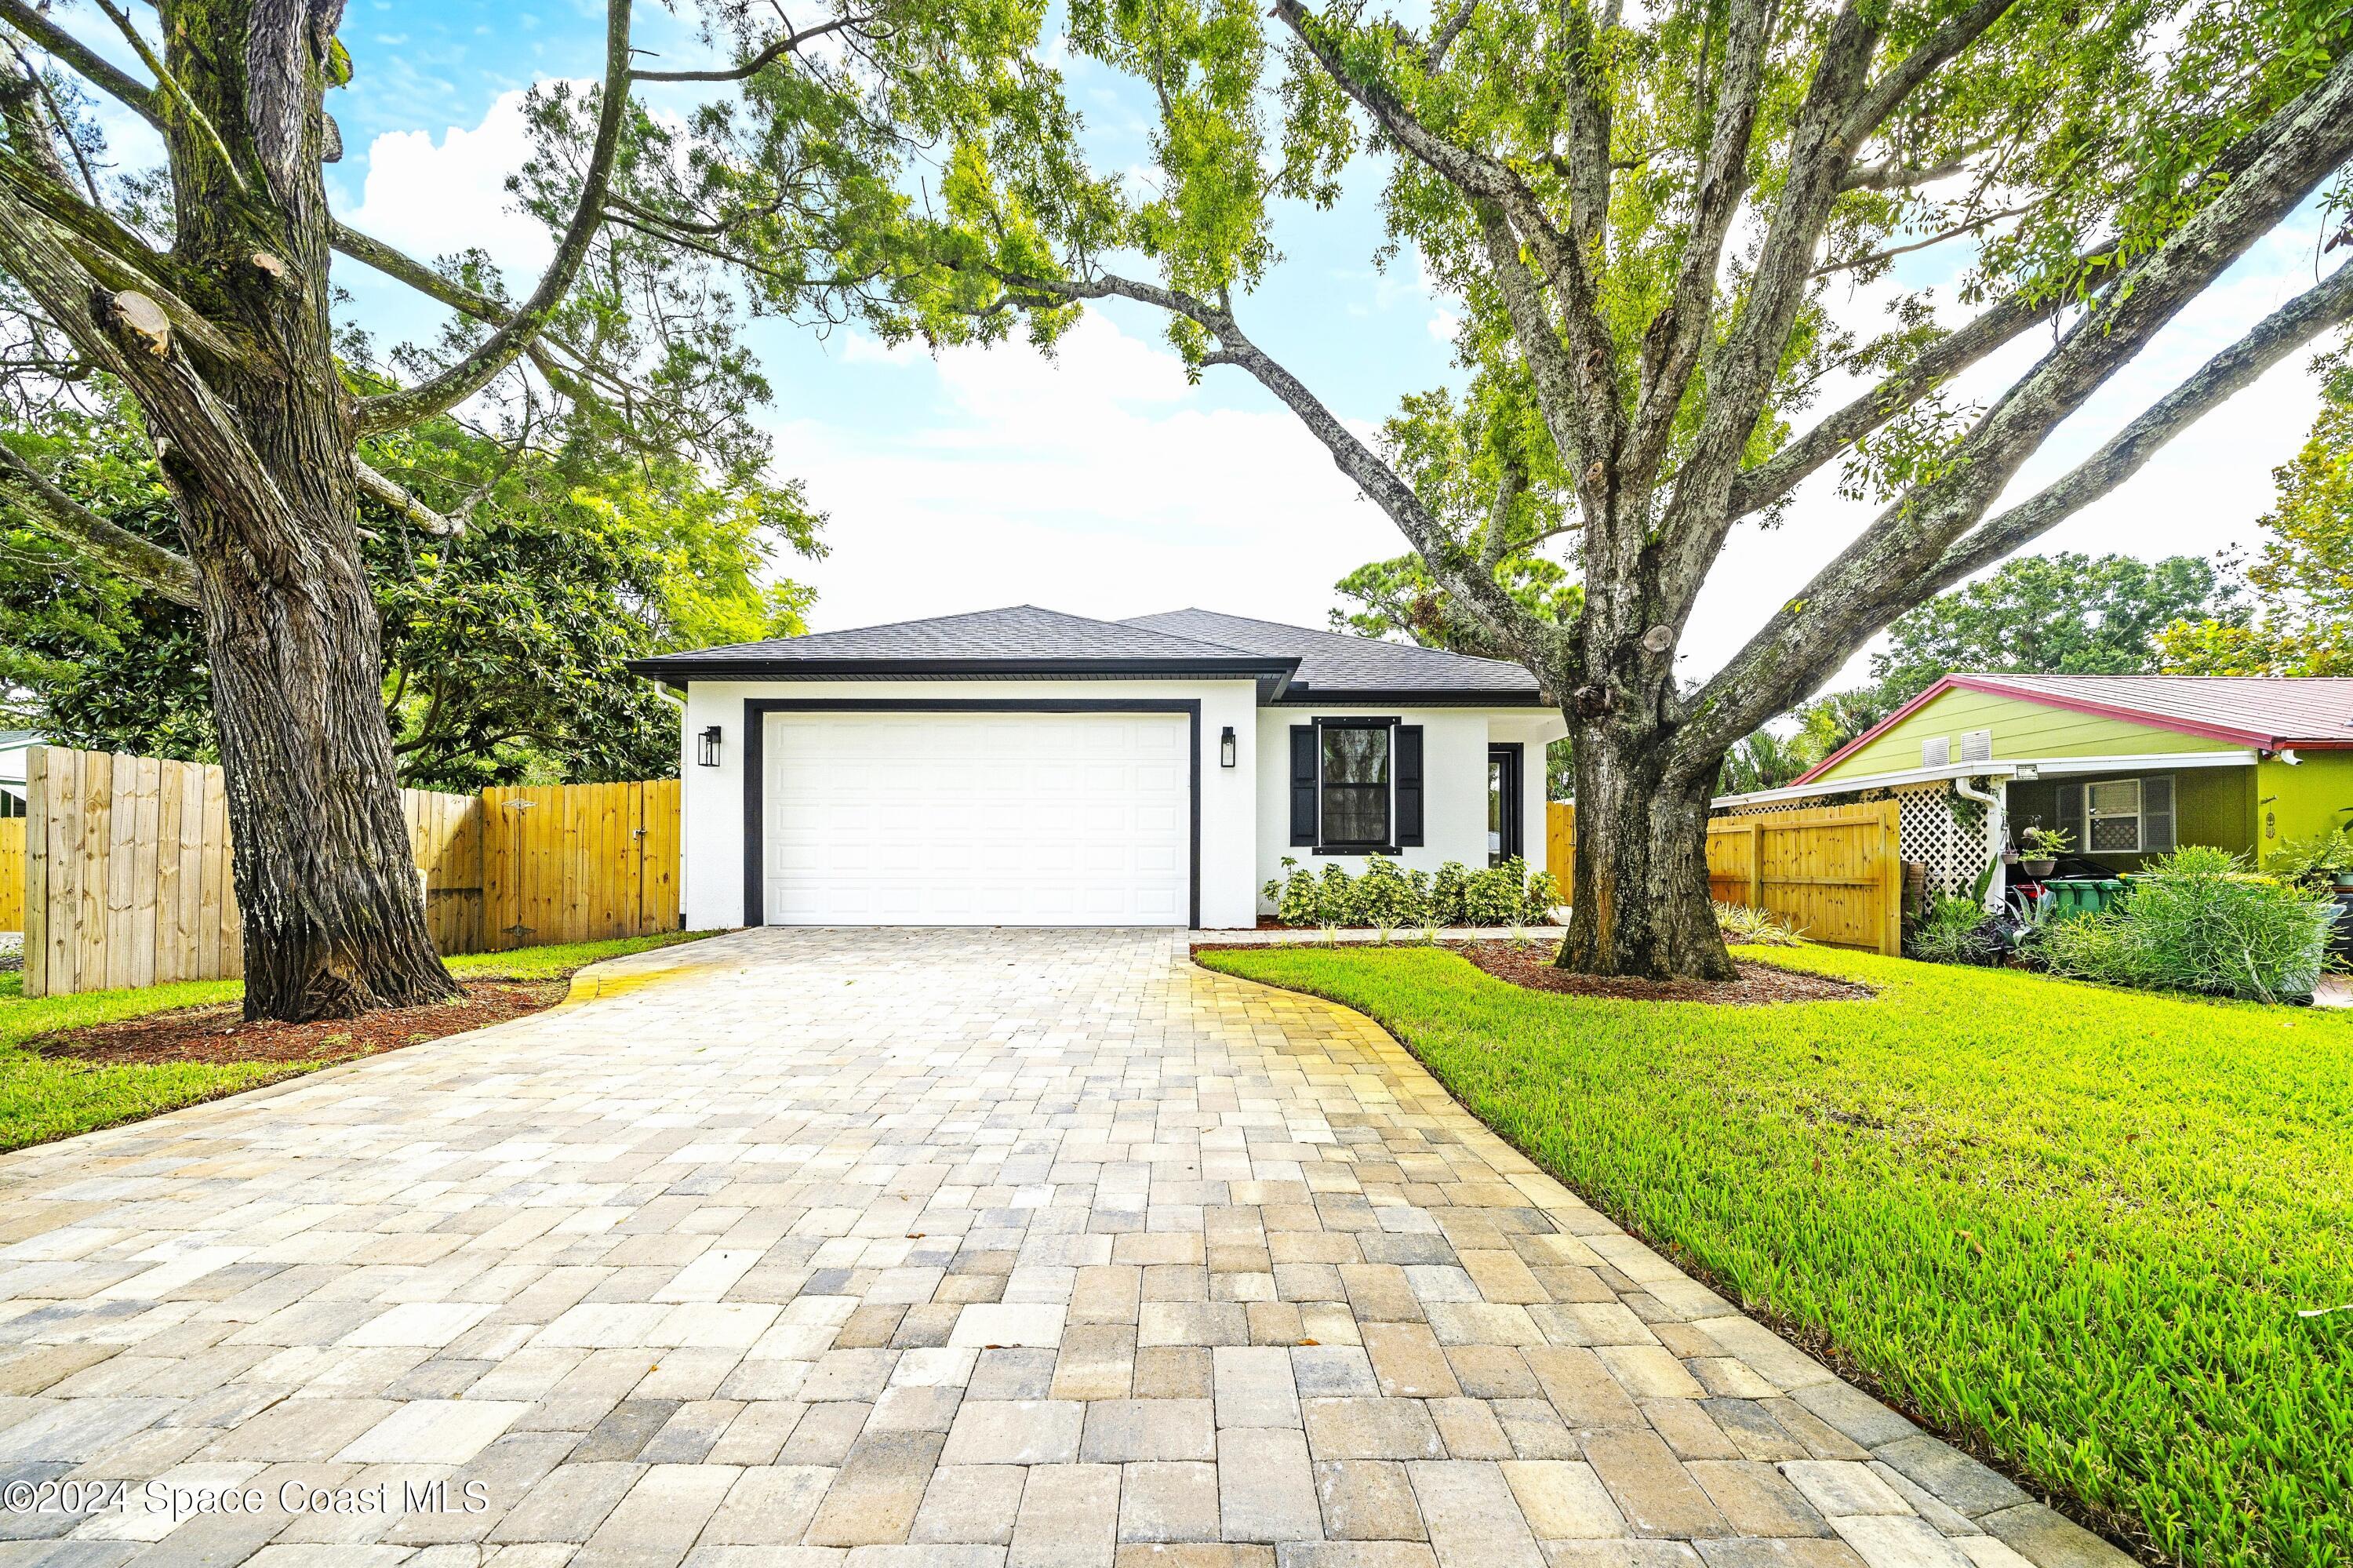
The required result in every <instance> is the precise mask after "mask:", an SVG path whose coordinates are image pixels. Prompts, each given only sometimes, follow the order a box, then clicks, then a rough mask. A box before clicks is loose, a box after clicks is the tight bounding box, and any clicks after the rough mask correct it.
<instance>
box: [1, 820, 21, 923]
mask: <svg viewBox="0 0 2353 1568" xmlns="http://www.w3.org/2000/svg"><path fill="white" fill-rule="evenodd" d="M24 928H25V819H24V818H22V817H0V931H21V930H23V929H24Z"/></svg>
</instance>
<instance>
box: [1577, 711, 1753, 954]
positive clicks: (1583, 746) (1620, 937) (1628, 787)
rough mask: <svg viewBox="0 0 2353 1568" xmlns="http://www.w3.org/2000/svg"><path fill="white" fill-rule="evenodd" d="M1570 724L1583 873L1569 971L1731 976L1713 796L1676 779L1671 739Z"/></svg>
mask: <svg viewBox="0 0 2353 1568" xmlns="http://www.w3.org/2000/svg"><path fill="white" fill-rule="evenodd" d="M1568 718H1569V726H1570V728H1571V730H1572V732H1573V733H1574V735H1575V736H1576V742H1577V762H1576V767H1577V870H1576V886H1575V887H1574V889H1573V890H1572V891H1571V895H1570V908H1569V921H1568V939H1567V941H1566V942H1564V943H1563V944H1562V945H1561V950H1560V967H1561V968H1562V969H1574V970H1576V971H1577V972H1578V973H1580V974H1591V975H1633V976H1640V977H1642V978H1644V979H1649V980H1674V979H1701V980H1730V979H1732V978H1733V968H1732V958H1731V955H1730V954H1728V953H1726V952H1725V949H1724V938H1723V936H1722V934H1721V933H1720V932H1719V931H1718V930H1717V929H1716V924H1715V906H1714V905H1713V904H1712V903H1711V902H1710V900H1709V898H1708V891H1707V802H1708V798H1709V794H1710V791H1709V789H1707V788H1706V787H1705V786H1701V787H1698V788H1694V787H1693V786H1690V785H1688V784H1681V783H1677V782H1674V781H1673V776H1672V774H1670V772H1669V770H1668V768H1667V767H1666V754H1667V750H1668V747H1667V737H1666V736H1631V735H1629V734H1627V733H1625V731H1624V730H1623V729H1622V728H1621V727H1620V726H1614V725H1611V724H1609V723H1606V722H1605V723H1598V724H1588V723H1580V722H1579V721H1578V719H1577V715H1576V713H1575V712H1574V711H1571V713H1570V714H1569V715H1568ZM1708 779H1709V781H1710V782H1711V783H1712V782H1713V780H1714V774H1713V773H1712V772H1711V773H1710V774H1709V775H1708Z"/></svg>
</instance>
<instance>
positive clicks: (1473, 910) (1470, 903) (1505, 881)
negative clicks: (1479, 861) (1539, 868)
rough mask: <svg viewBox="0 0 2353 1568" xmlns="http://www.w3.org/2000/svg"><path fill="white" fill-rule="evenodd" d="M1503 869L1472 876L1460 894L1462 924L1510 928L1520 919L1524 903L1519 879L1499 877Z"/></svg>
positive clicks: (1499, 868)
mask: <svg viewBox="0 0 2353 1568" xmlns="http://www.w3.org/2000/svg"><path fill="white" fill-rule="evenodd" d="M1504 869H1505V868H1504V867H1503V866H1500V865H1498V866H1490V867H1488V868H1487V869H1486V870H1484V871H1474V872H1472V874H1471V882H1470V885H1469V886H1468V887H1466V888H1465V889H1464V891H1463V895H1462V923H1463V924H1464V925H1466V926H1509V925H1512V924H1514V922H1518V921H1519V920H1520V915H1521V906H1522V900H1523V896H1524V895H1523V893H1522V887H1523V883H1522V880H1521V879H1520V878H1519V877H1517V876H1507V875H1504V874H1502V873H1503V872H1504Z"/></svg>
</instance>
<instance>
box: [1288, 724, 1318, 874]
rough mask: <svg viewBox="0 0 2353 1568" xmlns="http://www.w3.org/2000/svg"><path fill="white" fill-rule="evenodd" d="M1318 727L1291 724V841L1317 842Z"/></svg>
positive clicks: (1297, 842)
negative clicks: (1316, 738) (1316, 729)
mask: <svg viewBox="0 0 2353 1568" xmlns="http://www.w3.org/2000/svg"><path fill="white" fill-rule="evenodd" d="M1315 783H1316V769H1315V726H1314V725H1312V724H1295V725H1293V726H1291V842H1293V844H1308V845H1313V844H1314V842H1315V815H1316V812H1315Z"/></svg>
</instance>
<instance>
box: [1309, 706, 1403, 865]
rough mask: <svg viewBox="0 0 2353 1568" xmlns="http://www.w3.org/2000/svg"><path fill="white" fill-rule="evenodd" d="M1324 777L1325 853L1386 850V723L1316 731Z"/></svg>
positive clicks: (1331, 725)
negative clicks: (1333, 850)
mask: <svg viewBox="0 0 2353 1568" xmlns="http://www.w3.org/2000/svg"><path fill="white" fill-rule="evenodd" d="M1318 730H1319V732H1320V735H1321V739H1322V750H1323V764H1324V778H1323V789H1322V797H1321V800H1320V804H1321V806H1322V811H1321V813H1320V814H1321V816H1322V819H1323V821H1322V823H1321V828H1322V832H1321V835H1320V841H1321V843H1322V846H1323V847H1324V848H1325V849H1386V848H1387V847H1388V846H1389V844H1390V843H1392V842H1394V841H1393V840H1392V839H1391V837H1390V835H1389V740H1390V736H1391V734H1392V726H1390V725H1389V724H1388V722H1387V721H1382V722H1379V723H1373V724H1346V723H1341V722H1336V721H1334V720H1329V719H1327V720H1325V721H1324V723H1323V724H1322V725H1320V726H1318Z"/></svg>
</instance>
